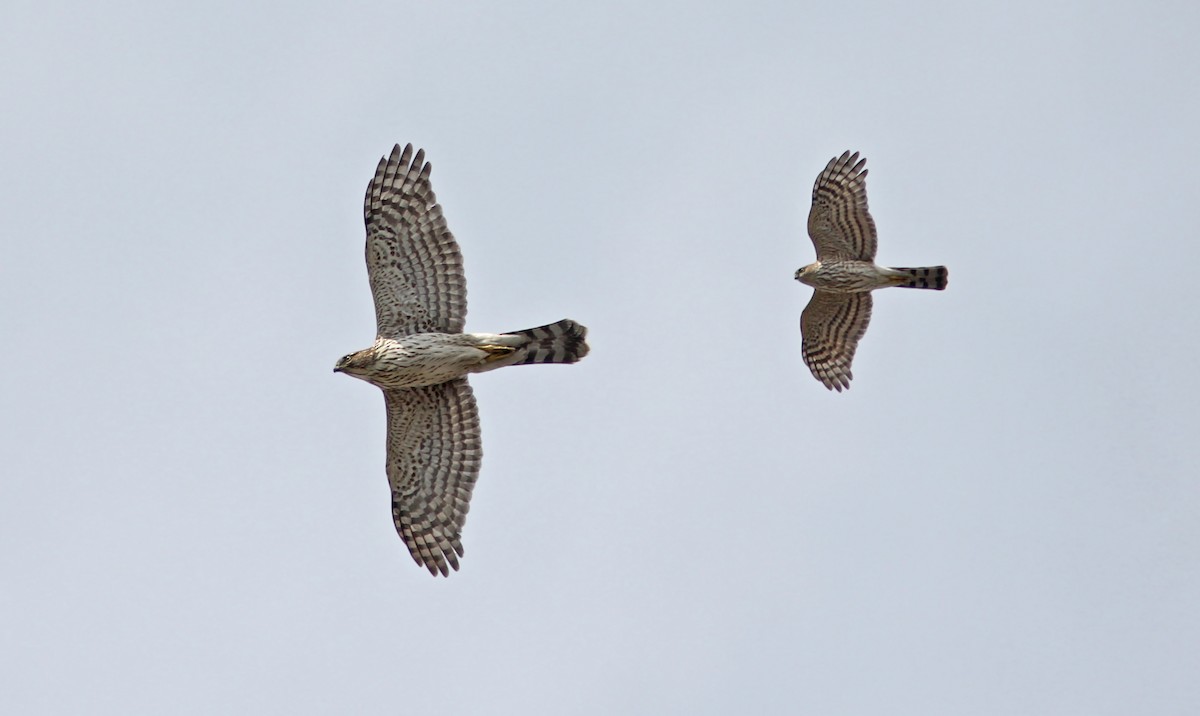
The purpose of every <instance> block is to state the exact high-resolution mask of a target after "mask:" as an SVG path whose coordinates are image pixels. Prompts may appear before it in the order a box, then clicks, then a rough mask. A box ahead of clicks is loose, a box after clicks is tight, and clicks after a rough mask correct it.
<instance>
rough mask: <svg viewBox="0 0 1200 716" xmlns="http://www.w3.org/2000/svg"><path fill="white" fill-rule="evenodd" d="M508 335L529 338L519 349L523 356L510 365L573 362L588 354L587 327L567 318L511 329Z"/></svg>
mask: <svg viewBox="0 0 1200 716" xmlns="http://www.w3.org/2000/svg"><path fill="white" fill-rule="evenodd" d="M510 335H518V336H525V337H526V338H528V339H529V343H527V344H526V345H525V346H524V347H522V348H521V351H522V352H524V354H525V357H524V358H522V359H520V360H518V361H514V362H513V363H511V364H510V365H524V364H526V363H574V362H575V361H577V360H579V359H580V358H583V357H584V356H586V355H587V354H588V344H587V341H586V340H585V339H586V338H587V328H585V327H584V326H581V325H579V324H578V323H576V322H575V321H572V320H571V319H569V318H564V319H563V320H561V321H558V322H557V323H551V324H549V325H546V326H538V327H537V328H528V329H526V330H524V331H513V332H512V333H511V334H510Z"/></svg>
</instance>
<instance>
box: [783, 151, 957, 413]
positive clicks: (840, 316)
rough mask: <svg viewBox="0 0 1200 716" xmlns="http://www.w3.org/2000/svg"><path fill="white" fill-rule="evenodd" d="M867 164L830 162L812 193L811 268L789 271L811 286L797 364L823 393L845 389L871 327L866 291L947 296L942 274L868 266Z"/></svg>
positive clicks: (844, 159)
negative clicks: (801, 359) (922, 290)
mask: <svg viewBox="0 0 1200 716" xmlns="http://www.w3.org/2000/svg"><path fill="white" fill-rule="evenodd" d="M866 163H867V160H866V159H859V158H858V152H855V153H854V154H851V153H850V152H845V153H843V154H842V155H841V156H840V157H834V158H833V159H831V160H829V164H827V165H826V166H825V170H824V171H822V172H821V174H820V175H819V176H818V177H817V181H816V183H815V184H814V185H813V194H812V209H810V210H809V213H808V235H809V237H810V238H812V242H813V246H814V247H815V248H816V250H817V261H816V262H815V263H812V264H809V265H808V266H805V267H804V268H802V269H800V270H798V271H796V280H797V281H799V282H800V283H803V284H806V285H808V286H812V287H813V288H814V289H816V290H815V291H813V297H812V300H811V301H809V302H808V306H807V307H806V308H805V309H804V313H803V314H802V315H801V317H800V332H801V334H802V335H803V338H804V342H803V352H804V362H805V363H806V364H807V365H808V368H809V370H811V371H812V374H813V376H814V377H815V378H816V379H817V380H819V381H821V382H822V383H824V384H825V387H826V388H829V389H830V390H838V391H841V390H842V389H843V388H849V387H850V379H851V378H853V377H854V375H853V374H852V373H851V372H850V364H851V362H852V361H853V360H854V351H855V350H856V349H857V348H858V342H859V341H860V340H862V337H863V335H864V334H866V332H867V324H868V323H870V321H871V293H870V292H871V291H873V290H875V289H877V288H884V287H887V286H900V287H903V288H931V289H935V290H938V291H940V290H942V289H944V288H946V279H947V276H948V275H949V274H948V272H947V270H946V267H945V266H930V267H924V268H887V267H884V266H876V265H875V251H876V248H877V244H878V240H877V237H876V233H875V220H874V219H872V218H871V213H870V212H869V211H868V210H867V183H866V178H867V170H866V168H865V165H866Z"/></svg>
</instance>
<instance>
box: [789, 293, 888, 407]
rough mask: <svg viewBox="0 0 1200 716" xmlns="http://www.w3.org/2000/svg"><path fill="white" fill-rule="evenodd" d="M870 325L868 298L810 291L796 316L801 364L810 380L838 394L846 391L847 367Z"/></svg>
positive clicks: (860, 294)
mask: <svg viewBox="0 0 1200 716" xmlns="http://www.w3.org/2000/svg"><path fill="white" fill-rule="evenodd" d="M870 322H871V294H870V292H866V291H864V292H862V293H829V292H828V291H813V297H812V300H811V301H809V302H808V306H807V307H806V308H805V309H804V313H803V314H801V316H800V334H801V335H802V336H803V337H804V344H803V351H804V362H805V363H807V364H808V369H809V370H811V371H812V374H813V377H815V378H816V379H817V380H819V381H821V382H822V383H824V384H825V387H826V388H829V389H830V390H837V391H838V392H839V393H840V392H841V391H842V389H843V388H847V389H849V387H850V379H851V378H853V377H854V374H853V373H851V372H850V363H851V361H853V360H854V351H855V349H856V348H858V342H859V341H860V340H862V337H863V335H864V334H865V333H866V332H867V324H868V323H870Z"/></svg>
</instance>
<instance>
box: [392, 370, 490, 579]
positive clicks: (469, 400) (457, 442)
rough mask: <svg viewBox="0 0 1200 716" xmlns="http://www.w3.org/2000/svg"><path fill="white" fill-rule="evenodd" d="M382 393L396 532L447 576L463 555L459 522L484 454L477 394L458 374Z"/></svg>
mask: <svg viewBox="0 0 1200 716" xmlns="http://www.w3.org/2000/svg"><path fill="white" fill-rule="evenodd" d="M383 396H384V401H385V402H386V403H387V419H388V432H387V435H388V437H387V474H388V482H389V483H391V487H392V517H393V518H394V519H395V521H396V531H397V532H399V533H400V538H401V539H403V540H404V544H405V545H407V546H408V551H409V552H410V553H411V554H412V557H413V559H414V560H416V562H417V564H419V565H421V566H423V567H425V568H426V569H428V570H429V572H430V574H433V575H434V576H437V574H439V573H441V574H442V575H443V576H446V575H448V574H450V569H451V568H454V569H458V558H459V557H461V556H462V554H463V547H462V528H463V523H464V522H466V519H467V510H468V509H469V507H470V501H471V490H472V489H474V487H475V479H476V478H477V477H479V464H480V460H481V458H482V456H483V447H482V444H481V442H480V438H479V413H478V411H477V410H476V408H475V397H474V395H472V393H471V386H469V385H467V381H466V379H462V378H460V379H458V380H452V381H450V382H449V383H442V384H441V385H434V386H430V387H428V388H410V389H406V390H385V391H383Z"/></svg>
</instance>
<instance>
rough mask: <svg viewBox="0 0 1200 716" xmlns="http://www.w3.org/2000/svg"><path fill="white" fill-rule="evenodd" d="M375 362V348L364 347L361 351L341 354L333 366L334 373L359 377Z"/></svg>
mask: <svg viewBox="0 0 1200 716" xmlns="http://www.w3.org/2000/svg"><path fill="white" fill-rule="evenodd" d="M374 364H375V348H374V347H371V348H364V349H363V350H361V351H357V352H355V353H351V354H350V355H345V356H342V357H341V358H339V359H338V362H337V363H335V364H334V366H333V372H334V373H345V374H347V375H352V376H354V377H355V378H361V377H363V375H364V374H366V373H367V372H368V371H369V370H370V368H371V366H373V365H374Z"/></svg>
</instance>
